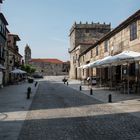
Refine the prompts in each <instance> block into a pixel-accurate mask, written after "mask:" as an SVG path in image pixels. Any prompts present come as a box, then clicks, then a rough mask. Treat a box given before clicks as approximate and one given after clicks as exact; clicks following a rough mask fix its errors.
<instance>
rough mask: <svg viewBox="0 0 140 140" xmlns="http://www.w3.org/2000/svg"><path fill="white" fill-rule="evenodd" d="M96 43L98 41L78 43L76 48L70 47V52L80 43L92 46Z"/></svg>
mask: <svg viewBox="0 0 140 140" xmlns="http://www.w3.org/2000/svg"><path fill="white" fill-rule="evenodd" d="M95 43H96V41H92V42H80V43H78V45H77V46H75V47H74V48H72V49H71V48H70V49H69V53H71V52H72V51H73V50H75V48H77V47H78V46H79V45H87V46H92V45H94V44H95Z"/></svg>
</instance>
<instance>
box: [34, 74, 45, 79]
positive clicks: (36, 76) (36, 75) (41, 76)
mask: <svg viewBox="0 0 140 140" xmlns="http://www.w3.org/2000/svg"><path fill="white" fill-rule="evenodd" d="M32 77H34V78H43V75H42V74H34V75H32Z"/></svg>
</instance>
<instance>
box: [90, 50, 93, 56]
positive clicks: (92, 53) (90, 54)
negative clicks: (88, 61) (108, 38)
mask: <svg viewBox="0 0 140 140" xmlns="http://www.w3.org/2000/svg"><path fill="white" fill-rule="evenodd" d="M92 51H93V50H91V54H90V57H91V58H92V55H93V52H92Z"/></svg>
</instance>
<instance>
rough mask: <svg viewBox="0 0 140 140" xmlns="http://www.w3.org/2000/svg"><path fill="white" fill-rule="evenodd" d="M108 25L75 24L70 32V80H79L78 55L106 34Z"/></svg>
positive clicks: (108, 28) (108, 29)
mask: <svg viewBox="0 0 140 140" xmlns="http://www.w3.org/2000/svg"><path fill="white" fill-rule="evenodd" d="M110 26H111V25H110V24H105V23H104V24H100V23H91V24H88V23H85V24H82V23H81V22H80V23H79V24H77V23H75V24H74V25H73V26H72V28H71V30H70V35H69V36H70V49H69V53H70V78H76V79H77V78H79V75H77V73H78V72H77V70H78V69H77V67H78V66H79V64H78V59H79V55H80V54H81V53H82V52H83V51H85V50H87V49H88V48H89V47H90V46H91V45H92V44H94V43H95V42H97V41H98V40H99V39H100V38H101V37H103V36H104V35H105V34H107V33H108V32H109V31H110V30H111V29H110Z"/></svg>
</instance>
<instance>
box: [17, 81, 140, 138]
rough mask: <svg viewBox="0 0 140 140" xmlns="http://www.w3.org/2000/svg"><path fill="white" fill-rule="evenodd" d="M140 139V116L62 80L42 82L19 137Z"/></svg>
mask: <svg viewBox="0 0 140 140" xmlns="http://www.w3.org/2000/svg"><path fill="white" fill-rule="evenodd" d="M92 139H93V140H139V139H140V118H138V117H135V116H133V115H131V114H129V113H125V112H123V111H122V110H120V109H117V108H115V107H114V106H112V105H111V104H107V103H103V102H101V101H99V100H97V99H95V98H91V97H90V96H87V95H85V94H83V93H81V92H79V91H77V90H75V89H72V88H69V87H67V86H64V85H62V83H58V82H56V81H53V82H41V83H40V86H39V89H38V91H37V93H36V95H35V97H34V100H33V102H32V105H31V107H30V110H29V112H28V114H27V117H26V121H25V122H24V125H23V127H22V130H21V133H20V135H19V140H92Z"/></svg>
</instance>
